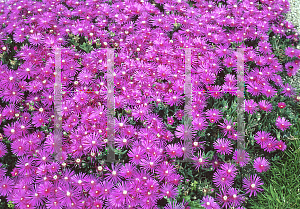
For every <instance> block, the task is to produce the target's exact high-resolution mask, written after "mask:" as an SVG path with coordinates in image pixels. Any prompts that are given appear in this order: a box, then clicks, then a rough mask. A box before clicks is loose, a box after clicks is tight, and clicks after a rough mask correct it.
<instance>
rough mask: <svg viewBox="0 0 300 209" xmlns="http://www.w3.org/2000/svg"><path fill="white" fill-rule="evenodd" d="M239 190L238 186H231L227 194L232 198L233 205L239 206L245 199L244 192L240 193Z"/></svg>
mask: <svg viewBox="0 0 300 209" xmlns="http://www.w3.org/2000/svg"><path fill="white" fill-rule="evenodd" d="M238 193H239V190H238V189H236V188H229V189H228V191H227V194H228V195H229V198H230V200H231V206H233V207H235V208H236V207H238V206H240V205H241V204H242V203H243V202H244V201H245V196H244V195H243V194H238Z"/></svg>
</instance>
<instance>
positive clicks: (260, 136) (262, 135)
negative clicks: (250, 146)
mask: <svg viewBox="0 0 300 209" xmlns="http://www.w3.org/2000/svg"><path fill="white" fill-rule="evenodd" d="M270 135H271V134H270V133H267V132H265V131H258V132H257V133H256V134H255V136H254V139H255V140H256V143H257V144H259V145H261V146H264V145H265V144H266V143H267V142H268V141H269V139H270V138H271V136H270Z"/></svg>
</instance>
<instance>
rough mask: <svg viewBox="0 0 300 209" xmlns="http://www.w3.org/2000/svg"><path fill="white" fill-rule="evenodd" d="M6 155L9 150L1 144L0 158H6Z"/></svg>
mask: <svg viewBox="0 0 300 209" xmlns="http://www.w3.org/2000/svg"><path fill="white" fill-rule="evenodd" d="M6 153H7V148H6V146H5V144H3V143H2V142H0V157H3V156H5V154H6Z"/></svg>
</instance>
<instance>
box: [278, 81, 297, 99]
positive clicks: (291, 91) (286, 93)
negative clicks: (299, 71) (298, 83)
mask: <svg viewBox="0 0 300 209" xmlns="http://www.w3.org/2000/svg"><path fill="white" fill-rule="evenodd" d="M282 88H283V90H282V92H281V93H282V94H283V95H284V96H288V97H291V96H292V95H293V94H294V93H295V92H294V88H293V87H292V86H291V85H289V84H288V83H286V84H284V85H282Z"/></svg>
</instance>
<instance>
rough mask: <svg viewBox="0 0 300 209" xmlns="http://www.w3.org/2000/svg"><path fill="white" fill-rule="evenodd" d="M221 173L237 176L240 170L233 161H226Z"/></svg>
mask: <svg viewBox="0 0 300 209" xmlns="http://www.w3.org/2000/svg"><path fill="white" fill-rule="evenodd" d="M220 169H221V171H220V172H221V173H223V174H225V175H227V176H230V177H233V178H234V177H235V176H236V171H237V170H238V169H237V168H236V167H235V165H234V164H231V163H224V164H223V165H221V168H220Z"/></svg>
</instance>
